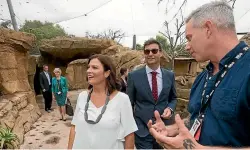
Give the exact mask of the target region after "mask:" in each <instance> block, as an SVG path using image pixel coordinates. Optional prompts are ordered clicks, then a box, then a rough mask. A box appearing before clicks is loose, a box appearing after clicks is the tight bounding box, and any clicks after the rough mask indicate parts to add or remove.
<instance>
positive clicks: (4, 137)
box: [0, 127, 18, 149]
mask: <svg viewBox="0 0 250 150" xmlns="http://www.w3.org/2000/svg"><path fill="white" fill-rule="evenodd" d="M16 140H18V138H17V136H16V134H15V133H13V132H12V131H11V129H10V128H8V127H7V128H3V127H0V141H1V149H6V148H15V145H14V143H13V142H14V141H16Z"/></svg>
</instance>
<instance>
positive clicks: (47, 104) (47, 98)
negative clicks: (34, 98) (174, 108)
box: [43, 90, 52, 111]
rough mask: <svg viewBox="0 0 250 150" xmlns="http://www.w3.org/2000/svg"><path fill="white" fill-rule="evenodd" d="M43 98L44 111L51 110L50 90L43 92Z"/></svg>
mask: <svg viewBox="0 0 250 150" xmlns="http://www.w3.org/2000/svg"><path fill="white" fill-rule="evenodd" d="M43 98H44V104H45V110H46V111H47V110H50V109H51V103H52V92H51V90H48V91H45V92H43Z"/></svg>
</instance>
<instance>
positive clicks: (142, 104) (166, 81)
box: [127, 39, 177, 149]
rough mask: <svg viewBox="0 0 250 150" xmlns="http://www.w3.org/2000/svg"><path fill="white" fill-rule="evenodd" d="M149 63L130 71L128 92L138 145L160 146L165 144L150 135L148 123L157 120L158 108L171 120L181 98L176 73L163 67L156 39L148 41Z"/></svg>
mask: <svg viewBox="0 0 250 150" xmlns="http://www.w3.org/2000/svg"><path fill="white" fill-rule="evenodd" d="M144 56H145V61H146V66H145V67H143V68H141V69H138V70H135V71H132V72H131V73H129V75H128V89H127V94H128V95H129V98H130V100H131V103H132V106H133V107H134V117H135V121H136V124H137V126H138V129H139V130H137V131H136V132H135V146H136V148H137V149H160V148H161V146H160V145H159V144H158V143H157V142H156V141H155V139H154V138H153V137H152V136H151V135H150V133H149V130H148V127H147V123H148V121H149V120H150V119H151V120H155V118H154V111H155V110H157V111H158V112H159V113H160V114H161V117H162V119H163V120H164V122H165V124H170V123H171V121H172V120H174V119H172V116H173V111H174V110H175V107H176V103H177V100H176V99H177V98H176V90H175V77H174V73H173V72H170V71H167V70H166V69H163V68H161V67H160V57H161V56H162V50H161V45H160V43H158V42H157V41H156V40H154V39H150V40H148V41H146V42H145V43H144Z"/></svg>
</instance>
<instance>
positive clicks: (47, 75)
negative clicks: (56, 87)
mask: <svg viewBox="0 0 250 150" xmlns="http://www.w3.org/2000/svg"><path fill="white" fill-rule="evenodd" d="M44 74H45V76H46V77H47V79H48V82H49V85H50V84H51V83H50V77H49V74H48V72H46V71H44Z"/></svg>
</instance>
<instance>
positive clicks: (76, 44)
mask: <svg viewBox="0 0 250 150" xmlns="http://www.w3.org/2000/svg"><path fill="white" fill-rule="evenodd" d="M113 45H116V42H114V41H113V40H108V39H88V38H77V37H76V38H63V37H60V38H55V39H50V40H43V41H42V44H41V47H40V50H41V53H42V55H43V53H47V54H50V55H52V56H53V57H56V58H60V59H62V60H74V58H88V57H89V56H90V55H92V54H97V53H98V54H100V53H101V52H102V51H103V50H105V49H107V48H109V47H110V46H113ZM72 58H73V59H72Z"/></svg>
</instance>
